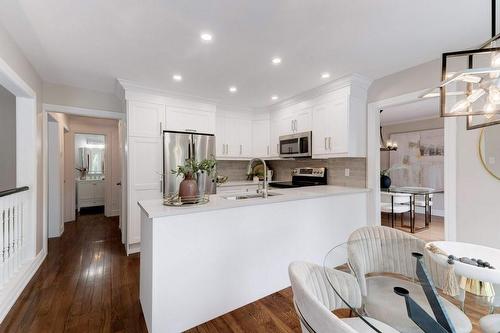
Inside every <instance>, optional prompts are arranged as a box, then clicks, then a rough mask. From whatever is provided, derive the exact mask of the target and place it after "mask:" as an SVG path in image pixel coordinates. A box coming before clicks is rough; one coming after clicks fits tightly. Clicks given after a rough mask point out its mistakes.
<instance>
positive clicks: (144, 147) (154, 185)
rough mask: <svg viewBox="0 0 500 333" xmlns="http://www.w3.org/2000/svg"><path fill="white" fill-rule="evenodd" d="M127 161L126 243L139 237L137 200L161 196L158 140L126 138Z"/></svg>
mask: <svg viewBox="0 0 500 333" xmlns="http://www.w3.org/2000/svg"><path fill="white" fill-rule="evenodd" d="M128 145H129V163H128V176H129V178H128V184H127V185H128V186H129V191H128V193H129V196H128V199H129V202H128V221H129V225H128V233H127V242H128V244H134V243H139V242H140V241H141V224H140V221H141V216H140V210H139V206H138V205H137V201H140V200H148V199H161V198H162V192H161V191H162V186H161V181H162V177H161V174H162V173H163V170H162V169H163V166H162V160H163V153H162V147H163V145H162V140H161V138H160V137H157V138H142V137H131V138H129V142H128Z"/></svg>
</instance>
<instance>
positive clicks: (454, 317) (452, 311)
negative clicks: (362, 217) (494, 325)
mask: <svg viewBox="0 0 500 333" xmlns="http://www.w3.org/2000/svg"><path fill="white" fill-rule="evenodd" d="M347 244H348V245H347V249H348V258H349V265H350V267H351V269H352V270H353V272H354V274H355V276H356V279H357V281H358V284H359V286H360V290H361V295H362V297H363V309H364V311H365V312H366V314H367V315H368V316H370V317H372V318H376V319H378V320H380V321H383V322H385V323H387V324H388V325H390V326H391V327H393V328H395V329H397V330H399V331H401V332H415V333H417V332H421V330H420V328H419V327H418V326H417V325H416V324H415V323H414V322H413V321H412V320H411V319H410V318H409V317H408V314H407V310H406V306H405V302H404V299H403V298H402V297H400V296H398V295H396V294H395V293H394V292H393V290H394V287H403V288H405V289H407V290H408V291H409V292H410V295H411V296H412V298H413V299H414V300H415V301H416V302H417V303H418V304H419V305H420V306H421V307H422V308H423V309H424V310H425V311H426V312H427V313H428V314H429V315H431V316H433V314H432V310H431V308H430V305H429V304H428V301H427V299H426V297H425V294H424V292H423V290H422V287H421V286H420V284H418V283H417V282H416V280H417V275H416V259H415V258H413V256H412V252H418V253H422V254H424V255H425V254H426V252H425V242H424V241H423V240H420V239H418V238H416V237H414V236H412V235H411V234H408V233H406V232H403V231H401V230H397V229H392V228H388V227H382V226H368V227H363V228H360V229H358V230H356V231H354V232H353V233H352V234H351V235H350V237H349V241H348V243H347ZM424 258H425V262H426V266H427V271H428V272H429V273H430V275H431V277H432V279H433V282H434V285H435V286H436V287H437V288H441V289H442V288H443V286H444V284H445V278H446V271H445V268H443V267H441V266H439V265H438V264H436V263H435V262H433V261H431V260H430V259H429V257H425V256H424ZM462 295H463V294H460V295H459V297H462ZM440 302H441V304H443V306H444V308H445V310H446V312H447V313H448V316H449V318H450V320H451V321H452V323H453V325H454V326H455V329H456V332H457V333H468V332H470V331H471V330H472V324H471V322H470V320H469V318H468V317H467V316H466V315H465V314H464V313H463V312H462V311H461V310H460V309H459V308H458V307H456V306H455V305H453V304H452V303H451V302H449V301H447V300H446V299H444V298H442V297H440Z"/></svg>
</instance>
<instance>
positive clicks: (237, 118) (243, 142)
mask: <svg viewBox="0 0 500 333" xmlns="http://www.w3.org/2000/svg"><path fill="white" fill-rule="evenodd" d="M250 117H251V115H250V114H238V113H237V112H234V113H231V112H227V113H226V112H223V111H221V112H217V115H216V132H215V136H216V141H217V150H216V151H217V153H216V157H217V158H219V159H248V158H251V157H252V120H251V118H250Z"/></svg>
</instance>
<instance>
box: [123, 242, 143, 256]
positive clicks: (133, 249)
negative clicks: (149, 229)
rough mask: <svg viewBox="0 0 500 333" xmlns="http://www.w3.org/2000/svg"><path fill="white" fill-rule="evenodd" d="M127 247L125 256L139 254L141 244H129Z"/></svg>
mask: <svg viewBox="0 0 500 333" xmlns="http://www.w3.org/2000/svg"><path fill="white" fill-rule="evenodd" d="M125 246H126V247H127V255H131V254H134V253H139V252H141V243H134V244H129V245H128V246H127V245H125Z"/></svg>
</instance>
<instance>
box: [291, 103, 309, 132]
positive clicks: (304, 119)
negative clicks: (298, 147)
mask: <svg viewBox="0 0 500 333" xmlns="http://www.w3.org/2000/svg"><path fill="white" fill-rule="evenodd" d="M294 116H295V117H294V120H295V123H294V129H295V132H296V133H300V132H308V131H310V130H311V129H312V108H311V107H303V108H300V109H298V110H297V111H295V112H294Z"/></svg>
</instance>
